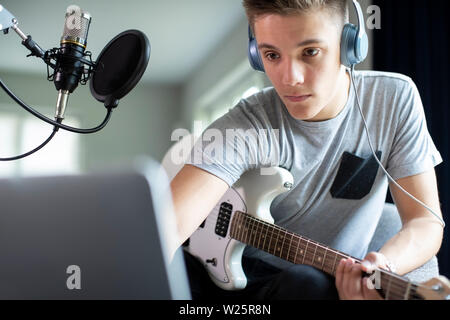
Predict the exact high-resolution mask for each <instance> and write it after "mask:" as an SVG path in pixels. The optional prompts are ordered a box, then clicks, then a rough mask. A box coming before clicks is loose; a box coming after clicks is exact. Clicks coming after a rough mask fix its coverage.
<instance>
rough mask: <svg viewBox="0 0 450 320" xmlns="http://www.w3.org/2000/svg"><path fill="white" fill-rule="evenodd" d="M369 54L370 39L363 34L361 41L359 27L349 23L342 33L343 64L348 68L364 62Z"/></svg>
mask: <svg viewBox="0 0 450 320" xmlns="http://www.w3.org/2000/svg"><path fill="white" fill-rule="evenodd" d="M368 52H369V39H368V37H367V34H366V33H363V36H362V38H361V39H359V38H358V27H356V26H355V25H353V24H351V23H347V24H346V25H345V26H344V30H343V31H342V39H341V63H342V64H343V65H344V66H346V67H349V68H350V67H351V66H352V65H355V64H358V63H361V62H363V61H364V60H365V59H366V58H367V54H368Z"/></svg>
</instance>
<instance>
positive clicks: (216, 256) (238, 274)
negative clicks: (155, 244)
mask: <svg viewBox="0 0 450 320" xmlns="http://www.w3.org/2000/svg"><path fill="white" fill-rule="evenodd" d="M293 183H294V181H293V177H292V175H291V173H290V172H289V171H287V170H285V169H282V168H270V169H260V170H254V171H250V172H247V173H245V174H244V175H243V176H242V177H241V179H240V180H239V181H238V182H237V183H236V184H235V185H234V186H233V188H230V189H229V190H228V192H227V193H226V194H225V195H224V196H223V197H222V199H221V200H220V201H219V203H218V204H217V205H216V207H215V208H214V209H213V211H212V212H211V213H210V214H209V216H208V217H207V219H206V221H205V222H204V223H203V224H202V226H201V227H200V228H198V229H197V231H196V232H195V233H194V234H193V235H192V236H191V237H190V239H189V242H188V245H187V246H186V247H185V250H186V251H188V252H189V253H190V254H191V255H193V256H195V257H197V258H198V259H199V260H200V261H201V262H202V263H203V265H204V266H205V268H206V270H207V271H208V273H209V275H210V277H211V279H212V280H213V281H214V283H215V284H216V285H217V286H219V287H220V288H222V289H224V290H241V289H244V288H245V287H246V285H247V277H246V276H245V273H244V271H243V269H242V253H243V251H244V248H245V246H246V245H245V244H243V243H241V242H239V241H236V240H234V239H232V238H231V237H230V228H229V225H230V221H231V220H232V218H233V215H234V213H235V212H236V211H241V212H245V213H248V214H251V215H253V216H255V217H256V218H259V219H261V220H263V221H265V222H268V223H270V224H273V223H274V220H273V218H272V215H271V213H270V205H271V203H272V201H273V200H274V199H275V197H277V196H278V195H280V194H282V193H284V192H287V191H289V190H290V189H292V186H293Z"/></svg>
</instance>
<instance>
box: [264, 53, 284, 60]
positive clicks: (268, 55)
mask: <svg viewBox="0 0 450 320" xmlns="http://www.w3.org/2000/svg"><path fill="white" fill-rule="evenodd" d="M265 56H266V58H267V60H269V61H274V60H277V59H278V58H279V57H280V56H279V55H278V54H276V53H274V52H268V53H266V54H265Z"/></svg>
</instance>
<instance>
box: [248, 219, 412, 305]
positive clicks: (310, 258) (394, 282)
mask: <svg viewBox="0 0 450 320" xmlns="http://www.w3.org/2000/svg"><path fill="white" fill-rule="evenodd" d="M240 217H243V218H244V219H245V218H247V219H245V220H244V228H241V229H242V232H244V231H246V234H245V235H243V237H241V239H242V240H244V239H246V240H247V242H249V244H250V245H252V243H254V242H255V236H254V234H253V240H252V238H251V237H252V234H249V232H248V231H249V230H246V228H249V227H251V226H250V225H248V224H246V223H247V222H249V220H250V222H249V223H252V222H257V223H258V224H260V225H261V230H262V231H263V226H265V227H268V228H267V230H265V231H266V234H268V235H269V236H270V237H271V238H272V239H273V238H274V236H276V237H277V239H276V241H275V243H277V242H278V241H280V239H279V238H280V232H282V233H283V234H285V235H290V236H291V244H290V245H291V246H293V247H294V248H295V247H297V250H296V251H295V252H292V253H291V252H289V257H287V256H286V258H284V257H283V255H282V253H283V251H282V250H281V249H279V250H278V251H280V254H279V255H277V253H276V251H277V250H276V247H275V246H271V245H270V243H269V246H268V248H267V249H266V248H265V246H264V248H263V249H264V250H267V251H268V252H269V253H270V254H273V255H275V256H277V257H280V258H284V259H288V260H289V261H291V262H292V261H296V255H297V254H298V251H299V250H303V252H304V254H302V256H304V259H303V261H306V262H310V263H311V264H312V265H313V266H315V267H317V268H321V269H322V270H324V271H325V270H326V269H327V268H328V269H329V270H332V272H330V273H333V275H334V274H335V271H336V264H337V262H338V261H337V260H336V259H335V260H334V263H333V267H331V263H330V262H329V261H327V260H328V259H327V252H331V253H334V254H335V256H336V257H337V256H338V255H339V256H341V258H344V257H345V258H352V259H354V260H355V261H357V262H360V261H358V259H355V258H353V257H350V256H349V255H346V254H343V253H342V252H339V251H337V250H334V249H331V248H329V247H327V246H324V245H321V244H320V243H317V242H315V241H313V240H308V239H305V238H303V237H301V236H298V235H296V234H294V233H292V232H290V231H288V230H286V229H283V228H281V227H279V226H276V225H272V224H269V223H266V222H265V221H263V220H259V219H257V218H255V217H253V216H250V215H246V214H240ZM275 231H278V234H276V233H275ZM269 232H270V234H269ZM250 233H251V232H250ZM283 238H284V240H283V241H286V237H285V236H282V239H283ZM272 239H271V240H272ZM293 240H295V241H293ZM302 242H303V243H302ZM305 242H306V244H305ZM308 244H312V245H314V246H315V248H316V251H315V254H313V253H312V252H310V251H308V250H307V245H308ZM255 245H256V244H255ZM300 245H301V246H302V248H300ZM252 246H254V245H252ZM271 249H272V250H271ZM317 249H319V250H322V251H321V252H319V253H320V254H319V255H318V254H317ZM290 251H292V250H290ZM292 254H295V255H294V257H292ZM321 255H324V258H323V259H322V260H321V261H319V262H321V266H318V265H317V261H314V260H315V257H316V256H321ZM328 256H329V254H328ZM296 263H298V261H296ZM381 272H382V273H383V272H384V273H385V274H387V275H388V276H390V277H391V279H390V280H391V283H390V286H391V287H390V288H389V295H390V296H392V295H393V294H395V295H399V296H400V297H402V298H404V296H405V293H406V290H405V282H406V283H407V284H409V283H410V286H411V289H412V290H411V291H410V294H409V295H408V297H410V298H411V297H412V296H413V295H414V294H415V291H416V285H415V284H414V283H412V282H410V281H409V280H406V279H404V278H401V277H400V276H398V275H396V274H393V273H389V272H387V271H385V270H381ZM383 280H384V282H386V281H389V279H383V277H381V282H383ZM399 290H400V291H399Z"/></svg>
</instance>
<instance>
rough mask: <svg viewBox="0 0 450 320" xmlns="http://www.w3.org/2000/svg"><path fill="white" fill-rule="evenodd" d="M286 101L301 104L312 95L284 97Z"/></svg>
mask: <svg viewBox="0 0 450 320" xmlns="http://www.w3.org/2000/svg"><path fill="white" fill-rule="evenodd" d="M284 97H285V98H286V99H287V100H289V101H291V102H303V101H306V100H308V99H309V98H311V97H312V95H310V94H309V95H303V96H284Z"/></svg>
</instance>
